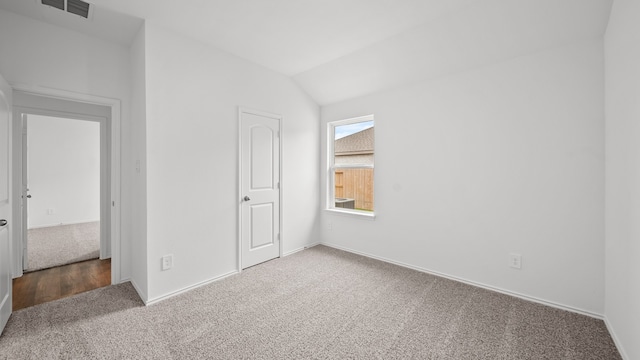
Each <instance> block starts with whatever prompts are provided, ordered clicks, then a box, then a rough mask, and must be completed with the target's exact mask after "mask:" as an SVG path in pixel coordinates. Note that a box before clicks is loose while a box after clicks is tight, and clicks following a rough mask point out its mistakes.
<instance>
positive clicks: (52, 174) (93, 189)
mask: <svg viewBox="0 0 640 360" xmlns="http://www.w3.org/2000/svg"><path fill="white" fill-rule="evenodd" d="M27 122H28V129H29V131H28V136H27V139H28V151H27V154H28V155H27V156H28V157H27V162H28V179H29V182H28V184H29V185H28V186H29V194H30V195H31V196H32V198H31V199H29V206H28V211H29V214H28V227H29V228H36V227H44V226H55V225H60V224H75V223H82V222H90V221H100V123H99V122H94V121H82V120H74V119H63V118H55V117H48V116H39V115H29V116H28V120H27ZM48 209H53V210H54V213H53V214H48V213H47V210H48Z"/></svg>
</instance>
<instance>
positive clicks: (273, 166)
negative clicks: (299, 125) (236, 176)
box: [240, 109, 281, 269]
mask: <svg viewBox="0 0 640 360" xmlns="http://www.w3.org/2000/svg"><path fill="white" fill-rule="evenodd" d="M280 120H281V118H280V116H278V115H272V114H266V113H262V112H258V111H250V110H246V109H241V110H240V198H241V203H240V208H241V211H240V213H241V214H240V238H241V241H240V242H241V267H242V269H245V268H248V267H250V266H253V265H256V264H259V263H261V262H264V261H267V260H271V259H274V258H277V257H279V256H280Z"/></svg>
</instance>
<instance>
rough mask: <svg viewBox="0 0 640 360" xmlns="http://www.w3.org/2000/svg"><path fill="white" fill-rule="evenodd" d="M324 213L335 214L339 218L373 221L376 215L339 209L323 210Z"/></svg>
mask: <svg viewBox="0 0 640 360" xmlns="http://www.w3.org/2000/svg"><path fill="white" fill-rule="evenodd" d="M325 211H327V212H329V213H332V214H337V215H341V216H348V217H354V218H359V219H364V220H375V218H376V214H375V213H373V212H371V213H369V212H364V211H357V210H340V209H325Z"/></svg>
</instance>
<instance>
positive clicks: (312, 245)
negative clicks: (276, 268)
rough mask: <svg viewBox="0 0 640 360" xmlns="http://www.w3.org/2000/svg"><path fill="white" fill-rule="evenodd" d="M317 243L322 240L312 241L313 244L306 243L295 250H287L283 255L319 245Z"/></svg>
mask: <svg viewBox="0 0 640 360" xmlns="http://www.w3.org/2000/svg"><path fill="white" fill-rule="evenodd" d="M317 245H320V242H315V243H312V244H309V245H305V246H303V247H300V248H297V249H295V250H291V251H287V252H286V253H284V254H282V257H285V256H289V255H293V254H295V253H297V252H300V251H303V250H306V249H311V248H312V247H314V246H317Z"/></svg>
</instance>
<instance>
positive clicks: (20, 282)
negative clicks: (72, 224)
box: [13, 259, 111, 311]
mask: <svg viewBox="0 0 640 360" xmlns="http://www.w3.org/2000/svg"><path fill="white" fill-rule="evenodd" d="M108 285H111V259H106V260H98V259H96V260H87V261H83V262H79V263H74V264H69V265H64V266H58V267H54V268H51V269H45V270H39V271H34V272H30V273H26V274H24V275H23V276H22V277H19V278H16V279H13V310H14V311H15V310H19V309H23V308H26V307H29V306H33V305H38V304H42V303H45V302H48V301H53V300H57V299H62V298H64V297H67V296H71V295H75V294H79V293H81V292H85V291H89V290H93V289H97V288H101V287H104V286H108Z"/></svg>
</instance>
